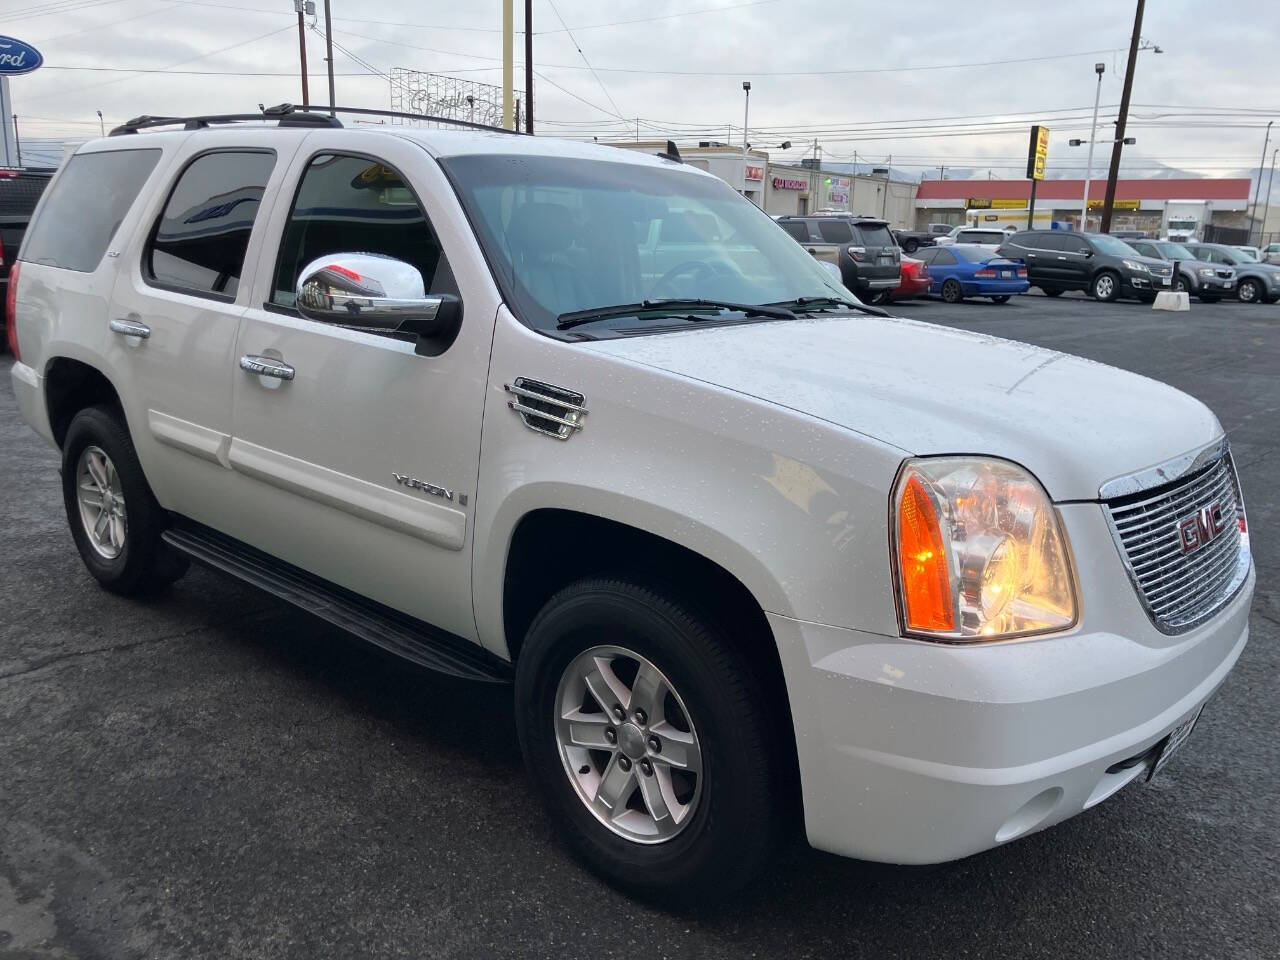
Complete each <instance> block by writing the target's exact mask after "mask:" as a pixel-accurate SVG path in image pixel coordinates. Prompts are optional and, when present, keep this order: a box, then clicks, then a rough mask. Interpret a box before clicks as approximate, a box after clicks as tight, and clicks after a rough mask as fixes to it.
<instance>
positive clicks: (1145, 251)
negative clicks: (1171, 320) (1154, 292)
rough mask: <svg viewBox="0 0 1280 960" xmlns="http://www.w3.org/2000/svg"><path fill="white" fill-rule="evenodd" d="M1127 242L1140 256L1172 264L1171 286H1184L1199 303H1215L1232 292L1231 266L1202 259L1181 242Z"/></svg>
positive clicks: (1233, 273) (1178, 288) (1177, 288)
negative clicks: (1175, 271) (1174, 275)
mask: <svg viewBox="0 0 1280 960" xmlns="http://www.w3.org/2000/svg"><path fill="white" fill-rule="evenodd" d="M1129 246H1131V247H1133V249H1135V250H1137V251H1138V252H1139V253H1140V254H1142V255H1143V256H1144V257H1155V258H1156V259H1158V260H1168V261H1169V262H1170V263H1172V264H1174V265H1175V267H1176V269H1177V272H1178V275H1177V276H1176V277H1174V278H1173V289H1175V290H1185V291H1186V292H1187V293H1188V294H1190V295H1191V296H1193V297H1197V298H1198V299H1199V300H1200V301H1201V302H1202V303H1216V302H1217V301H1219V300H1221V299H1222V298H1223V297H1229V296H1231V295H1232V294H1233V293H1235V290H1236V271H1235V268H1233V267H1229V266H1226V265H1225V264H1221V263H1211V262H1210V261H1208V260H1202V259H1200V258H1199V257H1198V256H1196V255H1195V254H1194V253H1192V252H1191V251H1190V250H1188V249H1187V248H1186V247H1185V246H1184V245H1183V244H1181V243H1175V242H1174V241H1172V240H1130V241H1129Z"/></svg>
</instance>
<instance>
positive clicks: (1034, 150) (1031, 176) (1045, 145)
mask: <svg viewBox="0 0 1280 960" xmlns="http://www.w3.org/2000/svg"><path fill="white" fill-rule="evenodd" d="M1048 157H1049V128H1048V127H1042V126H1040V125H1039V124H1036V125H1035V126H1034V127H1032V128H1031V146H1030V147H1029V148H1028V150H1027V179H1028V180H1043V179H1044V167H1045V161H1046V160H1047V159H1048Z"/></svg>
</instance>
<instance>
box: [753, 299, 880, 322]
mask: <svg viewBox="0 0 1280 960" xmlns="http://www.w3.org/2000/svg"><path fill="white" fill-rule="evenodd" d="M770 306H774V307H790V308H791V309H793V310H800V311H801V312H803V311H805V310H815V309H816V310H823V309H830V308H832V307H843V308H844V309H846V310H857V311H858V312H859V313H869V314H871V316H873V317H887V316H889V314H888V313H887V312H886V311H884V310H881V309H880V308H879V307H869V306H867V305H866V304H865V303H854V302H853V301H852V300H845V299H843V298H841V297H796V298H795V299H794V300H779V301H778V302H777V303H773V304H770Z"/></svg>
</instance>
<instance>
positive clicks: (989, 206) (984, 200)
mask: <svg viewBox="0 0 1280 960" xmlns="http://www.w3.org/2000/svg"><path fill="white" fill-rule="evenodd" d="M965 206H966V207H967V208H968V209H970V210H1025V209H1026V207H1027V201H1025V200H1019V199H1018V198H1017V197H996V198H995V199H992V198H991V197H969V198H967V199H966V200H965Z"/></svg>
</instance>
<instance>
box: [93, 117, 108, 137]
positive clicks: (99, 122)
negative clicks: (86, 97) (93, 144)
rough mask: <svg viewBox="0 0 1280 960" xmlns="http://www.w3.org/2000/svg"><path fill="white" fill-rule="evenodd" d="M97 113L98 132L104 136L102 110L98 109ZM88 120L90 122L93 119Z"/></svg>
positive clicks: (105, 126) (105, 128) (105, 129)
mask: <svg viewBox="0 0 1280 960" xmlns="http://www.w3.org/2000/svg"><path fill="white" fill-rule="evenodd" d="M97 114H98V133H100V134H101V135H102V136H104V137H105V136H106V135H107V125H106V124H105V123H104V122H103V120H102V111H101V110H98V111H97ZM89 122H90V123H92V122H93V121H92V120H90V121H89Z"/></svg>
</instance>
